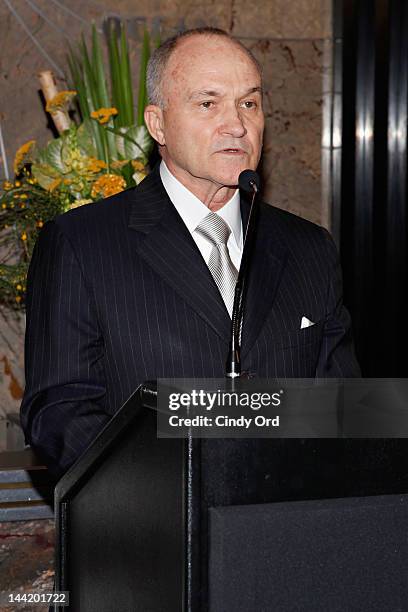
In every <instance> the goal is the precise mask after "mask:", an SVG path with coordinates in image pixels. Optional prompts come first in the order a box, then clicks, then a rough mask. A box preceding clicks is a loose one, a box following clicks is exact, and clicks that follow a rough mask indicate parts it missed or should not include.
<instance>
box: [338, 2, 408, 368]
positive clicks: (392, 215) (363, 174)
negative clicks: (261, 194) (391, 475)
mask: <svg viewBox="0 0 408 612" xmlns="http://www.w3.org/2000/svg"><path fill="white" fill-rule="evenodd" d="M339 4H340V5H341V14H340V15H339V10H338V6H339ZM334 8H335V10H334V20H335V27H334V38H335V40H337V39H338V38H341V40H342V47H343V54H342V57H341V62H340V60H339V58H338V57H337V56H336V54H334V64H335V70H336V66H337V69H338V67H339V66H340V65H341V64H342V111H343V113H342V115H343V116H342V119H343V121H342V130H341V135H340V144H339V146H340V148H341V151H342V157H341V185H340V186H339V185H337V186H336V182H335V174H334V172H333V191H334V192H335V193H336V194H337V197H333V206H337V207H338V208H339V209H340V210H335V211H333V214H332V219H333V222H336V219H337V220H339V221H340V232H341V235H340V245H341V255H342V263H343V271H344V279H345V301H346V304H347V306H348V307H349V309H350V311H351V314H352V317H353V324H354V334H355V340H356V346H357V353H358V356H359V359H360V363H361V365H362V368H363V373H364V375H365V376H407V375H408V364H407V359H406V357H405V347H406V346H407V343H408V333H407V331H406V329H407V325H406V322H405V317H406V313H407V310H408V300H407V285H408V279H407V256H408V253H407V239H408V230H407V214H406V205H407V203H406V196H407V172H406V170H407V152H406V144H407V143H406V139H407V89H408V2H407V1H406V0H335V1H334ZM341 25H342V29H341V31H339V28H340V27H341ZM334 93H335V92H334ZM332 129H333V137H334V130H335V123H334V121H333V128H332ZM334 229H335V230H336V228H334Z"/></svg>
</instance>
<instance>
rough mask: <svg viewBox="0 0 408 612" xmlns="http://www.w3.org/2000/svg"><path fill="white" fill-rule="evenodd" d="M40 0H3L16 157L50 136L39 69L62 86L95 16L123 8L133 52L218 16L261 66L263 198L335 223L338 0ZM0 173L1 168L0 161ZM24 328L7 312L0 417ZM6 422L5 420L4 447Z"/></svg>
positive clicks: (2, 316) (19, 369) (2, 110)
mask: <svg viewBox="0 0 408 612" xmlns="http://www.w3.org/2000/svg"><path fill="white" fill-rule="evenodd" d="M66 5H67V6H68V4H66ZM37 6H38V7H39V8H40V10H41V11H42V13H43V15H42V16H41V15H39V14H38V13H36V12H35V11H34V10H33V9H32V7H30V6H29V4H28V3H26V2H24V1H23V0H17V1H14V2H13V3H12V7H14V10H15V11H17V15H16V14H14V15H13V14H12V13H11V11H10V9H9V8H8V5H7V4H6V3H1V4H0V125H1V128H2V132H3V138H4V143H5V147H6V151H7V156H8V163H9V166H12V160H13V157H14V153H15V151H16V149H17V148H18V146H19V145H21V144H22V143H23V142H25V141H27V140H29V139H32V138H34V139H36V140H37V141H38V142H39V143H40V144H45V142H46V141H47V140H48V139H50V138H51V136H52V135H51V133H50V129H49V124H48V119H47V117H46V115H45V113H44V111H43V106H42V102H41V99H40V95H39V84H38V79H37V74H38V72H39V71H40V70H43V69H49V68H51V69H53V71H54V74H55V76H56V78H57V83H58V86H59V88H60V89H62V88H64V87H65V82H64V79H63V76H62V74H63V72H65V71H66V60H65V53H66V36H68V37H69V38H70V39H74V38H76V37H77V36H79V34H80V32H81V30H82V29H85V31H89V29H88V27H87V26H88V24H89V23H90V21H91V20H92V19H94V20H95V21H96V23H97V24H99V25H100V24H101V23H102V21H103V19H104V18H105V17H107V16H111V15H117V16H121V17H122V18H124V19H126V21H127V24H128V30H129V34H130V37H131V40H132V43H131V47H132V57H134V58H135V59H136V57H137V54H138V51H139V48H140V47H139V42H140V35H141V32H142V27H143V24H144V23H147V24H148V26H149V27H150V28H153V29H154V30H155V31H158V30H160V31H161V36H162V39H164V38H166V37H167V36H170V35H172V34H174V33H175V32H176V31H177V30H178V29H180V28H189V27H195V26H201V25H212V26H217V27H221V28H224V29H226V30H228V31H229V32H231V33H232V34H233V35H235V36H237V37H238V38H239V39H240V40H241V41H242V42H243V43H244V44H246V45H247V46H248V47H249V48H251V49H252V51H253V52H254V54H255V55H256V57H257V58H258V59H259V61H260V62H261V64H262V66H263V69H264V82H265V113H266V134H265V146H264V155H263V162H262V176H263V180H264V197H265V199H266V200H267V201H269V202H270V203H273V204H275V205H276V206H280V207H282V208H285V209H287V210H290V211H292V212H294V213H296V214H298V215H301V216H303V217H305V218H307V219H310V220H311V221H313V222H316V223H319V224H321V225H325V226H329V224H330V207H329V204H328V200H327V198H326V195H325V194H326V190H325V188H324V182H325V179H326V177H325V176H324V175H322V122H323V118H324V117H325V113H324V106H325V104H326V105H327V103H328V102H327V97H325V96H324V95H323V93H324V90H325V88H326V87H327V83H328V82H329V78H330V60H331V52H330V50H331V0H292V1H291V2H287V1H286V0H259V1H258V2H256V3H255V4H254V3H248V2H244V1H243V0H217V1H215V0H201V1H200V0H195V1H193V0H191V1H189V0H139V2H137V3H136V2H133V1H132V0H115V1H113V0H89V1H88V2H86V3H81V2H80V1H79V0H71V2H70V3H69V12H68V11H63V10H62V9H61V8H59V7H58V6H57V5H56V4H51V3H46V2H44V0H42V1H40V2H39V3H37ZM45 17H47V19H48V21H47V20H46V19H45ZM19 19H20V21H19ZM21 20H22V21H23V22H24V24H25V26H26V28H28V30H29V31H30V32H31V33H32V34H33V35H34V36H35V39H36V41H37V43H38V45H40V46H41V49H40V48H39V46H36V45H35V44H34V43H33V41H32V39H31V38H30V37H29V36H28V35H27V33H26V31H25V30H24V27H23V26H22V23H21ZM50 21H51V22H52V24H53V26H51V24H50ZM44 54H47V55H48V59H47V57H46V56H45V55H44ZM134 64H135V62H134ZM59 71H60V72H61V76H59ZM135 80H136V81H137V69H136V67H135ZM1 174H3V176H4V167H3V168H2V167H1V165H0V176H1ZM323 174H324V173H323ZM23 329H24V320H23V319H22V318H16V317H14V316H13V315H11V314H10V313H7V312H4V311H0V376H1V380H0V416H1V415H4V414H5V413H6V412H13V411H17V410H18V406H19V401H20V397H21V392H22V388H23V386H24V377H23ZM2 431H3V429H2V428H1V427H0V449H1V448H2V444H3V445H4V435H3V440H2V435H1V432H2Z"/></svg>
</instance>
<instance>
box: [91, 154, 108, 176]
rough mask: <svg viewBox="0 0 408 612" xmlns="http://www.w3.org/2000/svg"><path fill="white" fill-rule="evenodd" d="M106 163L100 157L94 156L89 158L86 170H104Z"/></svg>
mask: <svg viewBox="0 0 408 612" xmlns="http://www.w3.org/2000/svg"><path fill="white" fill-rule="evenodd" d="M106 167H107V164H106V163H105V162H104V161H103V160H102V159H96V157H90V158H89V164H88V171H89V172H92V173H94V174H97V173H98V172H100V171H101V170H104V169H105V168H106Z"/></svg>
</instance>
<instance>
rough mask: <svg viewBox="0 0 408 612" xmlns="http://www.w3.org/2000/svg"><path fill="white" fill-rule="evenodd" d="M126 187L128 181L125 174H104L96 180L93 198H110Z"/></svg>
mask: <svg viewBox="0 0 408 612" xmlns="http://www.w3.org/2000/svg"><path fill="white" fill-rule="evenodd" d="M125 187H126V181H125V179H124V178H123V176H118V175H117V174H103V175H102V176H100V177H99V178H98V179H96V181H95V182H94V184H93V186H92V191H91V196H92V197H93V198H97V197H102V198H108V197H109V196H111V195H114V194H115V193H119V192H120V191H123V190H124V189H125Z"/></svg>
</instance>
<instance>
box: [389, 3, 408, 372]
mask: <svg viewBox="0 0 408 612" xmlns="http://www.w3.org/2000/svg"><path fill="white" fill-rule="evenodd" d="M389 66H390V68H389V97H388V185H387V209H386V225H385V228H386V229H385V236H384V239H385V245H386V252H387V260H386V283H385V285H384V289H385V291H384V295H385V298H386V299H385V308H384V320H385V327H386V329H387V330H388V333H387V334H386V336H385V342H384V349H385V352H386V354H387V356H388V363H389V374H390V375H394V376H404V374H405V375H406V372H407V368H406V367H404V363H403V362H404V360H405V361H406V357H405V354H404V353H405V348H406V346H407V340H408V335H407V332H406V331H405V330H406V326H407V322H406V316H407V306H408V304H407V213H406V207H407V201H406V199H407V189H406V187H407V185H406V183H407V80H408V6H407V2H406V0H402V1H401V0H393V1H392V2H391V7H390V49H389ZM390 323H391V329H390ZM392 328H394V329H392Z"/></svg>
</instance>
